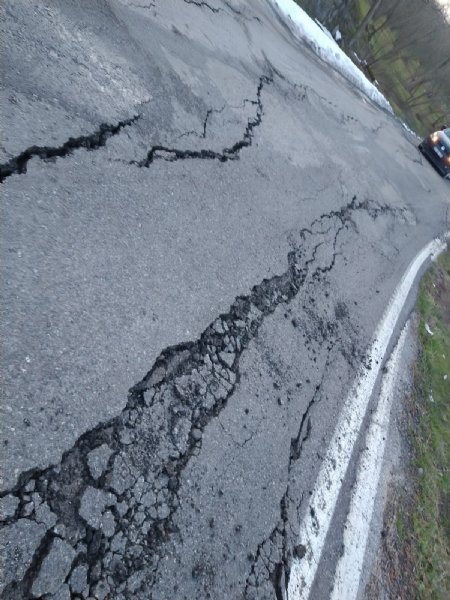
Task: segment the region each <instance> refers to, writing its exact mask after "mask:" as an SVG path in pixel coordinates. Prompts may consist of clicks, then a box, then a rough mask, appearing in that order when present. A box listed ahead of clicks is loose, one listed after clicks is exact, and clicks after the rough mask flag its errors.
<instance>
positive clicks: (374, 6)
mask: <svg viewBox="0 0 450 600" xmlns="http://www.w3.org/2000/svg"><path fill="white" fill-rule="evenodd" d="M380 4H381V0H375V2H374V3H373V4H372V6H371V7H370V8H369V10H368V11H367V13H366V15H365V17H364V18H363V20H362V21H361V23H360V24H359V25H358V27H357V28H356V31H355V33H354V34H353V35H352V38H351V40H350V42H349V44H348V47H349V49H351V48H353V46H354V45H355V43H356V42H357V41H358V39H359V37H360V36H361V34H362V32H363V31H364V30H365V29H366V27H367V25H369V23H370V22H371V21H372V19H373V18H374V16H375V13H376V12H377V10H378V8H379V6H380Z"/></svg>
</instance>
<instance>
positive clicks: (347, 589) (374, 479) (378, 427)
mask: <svg viewBox="0 0 450 600" xmlns="http://www.w3.org/2000/svg"><path fill="white" fill-rule="evenodd" d="M407 331H408V324H407V325H406V326H405V328H404V329H403V331H402V333H401V335H400V339H399V340H398V343H397V346H396V347H395V350H394V352H393V353H392V355H391V358H390V359H389V362H388V364H387V368H388V372H387V374H386V375H385V376H384V377H383V382H382V385H381V392H380V399H379V401H378V406H377V408H376V410H375V411H374V413H373V415H372V417H371V423H370V426H369V430H368V432H367V436H366V444H365V450H364V451H363V452H362V454H361V458H360V460H359V466H358V474H357V476H356V483H355V486H354V488H353V492H352V498H351V501H350V509H349V512H348V515H347V521H346V524H345V529H344V554H343V555H342V556H341V558H340V559H339V562H338V564H337V567H336V573H335V577H334V586H333V592H332V594H331V600H356V598H357V596H358V590H359V584H360V580H361V574H362V569H363V563H364V555H365V552H366V546H367V540H368V538H369V532H370V524H371V521H372V514H373V509H374V506H375V498H376V496H377V491H378V483H379V479H380V473H381V466H382V464H383V457H384V450H385V447H386V439H387V433H388V428H389V419H390V415H391V408H392V399H393V395H394V390H395V383H396V380H397V375H398V370H399V366H400V361H401V356H402V352H403V347H404V344H405V340H406V336H407Z"/></svg>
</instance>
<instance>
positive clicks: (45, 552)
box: [0, 197, 395, 600]
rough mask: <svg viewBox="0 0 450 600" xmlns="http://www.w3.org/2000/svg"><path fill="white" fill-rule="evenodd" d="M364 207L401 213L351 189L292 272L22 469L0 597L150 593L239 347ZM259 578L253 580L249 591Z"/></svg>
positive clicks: (12, 495)
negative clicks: (46, 457)
mask: <svg viewBox="0 0 450 600" xmlns="http://www.w3.org/2000/svg"><path fill="white" fill-rule="evenodd" d="M356 212H365V213H366V214H368V215H370V216H371V217H372V218H373V219H375V218H377V217H379V216H381V215H383V214H386V213H391V214H392V213H393V212H394V213H395V211H393V210H392V209H391V208H389V207H387V206H380V205H378V204H376V203H373V202H369V201H358V200H357V199H356V197H354V198H353V200H352V201H351V202H350V203H348V204H347V205H345V206H343V207H342V208H341V209H339V210H335V211H331V212H329V213H327V214H324V215H321V216H320V217H319V218H317V219H315V221H314V222H313V223H312V224H311V225H310V227H309V228H305V229H303V230H302V231H301V232H300V239H301V240H302V242H301V245H297V246H296V247H295V248H294V249H293V250H292V251H291V252H290V253H289V254H288V256H287V263H288V267H287V269H286V271H285V272H284V273H282V274H281V275H275V276H273V277H271V278H270V279H264V280H263V281H262V282H261V283H259V284H257V285H255V286H254V287H253V288H252V290H251V292H250V293H249V294H248V295H246V296H239V297H237V298H236V299H235V301H234V302H233V304H232V305H231V306H230V309H229V311H228V312H227V313H225V314H222V315H220V316H219V317H218V318H217V319H216V320H215V321H214V322H213V323H212V324H211V325H210V326H208V327H207V329H206V330H205V331H204V332H203V333H202V335H201V336H200V338H199V339H198V340H196V341H191V342H186V343H182V344H179V345H177V346H174V347H169V348H167V349H165V350H163V351H162V352H161V354H160V355H159V357H158V359H157V360H156V362H155V363H154V365H153V367H152V368H151V370H150V371H149V373H148V374H147V375H146V376H145V377H144V378H143V380H142V381H141V382H139V383H138V384H136V385H135V386H134V387H133V388H131V390H130V392H129V397H128V401H127V404H126V407H125V408H124V410H123V411H122V413H121V414H120V415H119V416H117V417H116V418H114V419H112V420H110V421H108V422H106V423H104V424H101V425H99V426H98V427H96V428H95V429H93V430H91V431H89V432H87V433H85V434H84V435H82V436H81V437H80V438H79V439H78V441H77V442H76V444H75V445H74V446H73V448H72V449H70V450H69V451H68V452H66V453H65V454H64V455H63V457H62V460H61V462H60V463H59V464H58V465H56V466H52V467H50V468H47V469H45V470H33V471H30V472H27V473H24V474H22V475H21V476H20V478H19V482H18V484H17V486H15V487H14V489H11V490H10V491H7V492H4V493H3V494H2V495H1V498H0V506H1V512H2V515H3V520H4V523H3V527H2V535H3V536H4V539H6V540H8V543H9V546H8V547H9V554H8V556H7V558H6V564H7V567H8V568H7V570H6V571H5V573H6V575H5V579H4V582H3V586H2V589H1V598H3V599H5V600H6V599H8V600H18V599H19V598H20V599H23V598H38V597H41V596H43V595H45V594H52V593H54V592H55V591H56V590H58V589H60V588H61V586H65V587H66V588H67V589H69V587H70V590H71V593H72V594H75V597H76V595H77V594H78V595H79V596H80V597H82V598H87V597H88V596H95V597H96V598H101V597H106V595H107V594H108V593H109V592H110V590H114V597H115V598H136V597H138V596H137V594H138V592H139V590H143V591H145V593H146V594H147V595H146V596H145V597H147V598H148V597H150V598H151V588H152V585H153V583H154V579H155V576H156V573H157V571H158V566H159V561H160V559H161V553H162V551H163V550H162V547H163V545H164V544H165V543H166V542H167V541H168V540H169V538H170V536H171V535H173V534H174V533H176V527H175V525H174V515H175V513H176V512H177V510H178V508H179V498H178V491H179V489H180V484H181V475H182V473H183V470H184V469H185V467H186V465H187V464H188V462H189V460H190V459H191V457H192V456H194V455H196V454H198V453H199V452H200V449H201V445H202V435H203V431H204V429H205V427H206V426H207V425H208V423H209V422H210V421H211V420H212V419H214V418H215V417H217V416H218V415H219V414H220V413H221V411H222V410H223V409H224V408H225V406H226V405H227V402H228V400H229V398H230V397H231V396H232V394H233V393H234V391H235V389H236V386H237V385H238V384H239V381H240V370H239V364H240V359H241V357H242V355H243V353H244V352H245V350H246V348H247V347H248V346H249V344H250V342H251V341H252V340H253V339H254V338H255V337H256V336H257V335H258V331H259V330H260V328H261V325H262V324H263V322H264V320H265V318H266V317H267V316H269V315H271V314H273V312H274V311H275V309H276V308H277V307H278V306H279V305H281V304H285V305H287V304H289V303H290V302H291V301H292V300H293V299H294V298H295V297H296V296H297V294H298V292H299V290H300V289H301V288H302V286H303V284H304V283H305V281H306V279H307V278H308V279H309V280H311V281H320V279H321V278H322V277H323V276H324V275H325V274H326V273H328V272H330V271H331V270H332V269H333V267H334V265H335V262H336V257H337V256H338V250H337V244H338V239H339V236H340V235H341V233H342V232H343V231H344V230H346V229H348V228H354V227H356V225H355V223H354V220H353V215H354V213H356ZM307 248H310V252H309V254H307V251H306V249H307ZM324 255H325V258H324ZM317 393H319V389H317ZM315 401H316V395H315V396H314V397H313V399H312V401H311V402H309V404H308V407H307V409H306V413H305V415H304V417H303V419H302V420H301V423H300V425H299V431H298V435H297V436H296V437H295V438H294V439H293V440H292V443H291V456H290V458H289V464H292V463H293V462H294V461H296V460H297V459H298V458H299V457H300V455H301V449H302V444H303V443H304V442H305V439H306V438H307V436H308V431H309V429H310V427H311V425H310V420H309V413H310V410H311V408H312V406H313V404H314V402H315ZM288 495H289V486H288V488H287V489H286V492H285V494H284V496H283V499H282V501H281V504H280V513H281V517H280V519H281V520H280V523H281V524H280V525H278V526H277V527H276V529H275V530H274V531H275V533H274V534H273V535H276V536H278V535H280V536H281V540H282V541H281V547H282V548H283V550H282V552H281V559H280V561H278V562H277V564H276V565H275V567H276V568H275V569H274V571H273V575H272V576H273V581H274V586H275V589H276V590H277V594H279V593H280V592H279V590H280V589H281V588H280V586H281V581H282V578H283V577H284V578H286V577H288V572H289V552H290V550H289V549H288V547H287V543H288V542H287V538H286V535H285V527H286V522H287V503H288ZM283 532H284V533H283ZM21 540H27V543H26V545H25V546H24V547H20V546H21V543H22V542H21ZM19 547H20V560H18V559H17V551H18V548H19ZM15 552H16V553H15ZM256 554H257V556H256V558H255V560H257V559H258V556H259V555H258V552H257V553H256ZM251 575H252V574H251ZM251 584H252V581H251V577H250V579H249V580H248V581H247V588H246V590H247V592H248V590H249V589H250V587H251ZM46 597H47V596H46ZM248 597H249V598H250V597H251V596H248Z"/></svg>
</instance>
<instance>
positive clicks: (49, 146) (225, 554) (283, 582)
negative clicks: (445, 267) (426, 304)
mask: <svg viewBox="0 0 450 600" xmlns="http://www.w3.org/2000/svg"><path fill="white" fill-rule="evenodd" d="M0 11H1V17H2V18H1V32H0V37H1V44H2V46H3V48H2V55H3V65H4V68H3V70H2V71H3V73H2V75H3V76H2V85H1V88H0V89H1V96H2V111H1V121H2V122H1V126H2V130H3V136H2V144H1V146H0V154H1V156H0V163H1V168H0V173H1V180H2V189H1V191H2V204H3V208H2V219H1V227H2V231H1V243H2V282H3V285H2V294H3V297H2V331H1V333H2V345H3V351H2V381H3V394H2V405H1V410H2V414H1V434H0V445H1V446H0V447H1V468H2V473H1V487H0V489H1V497H0V513H1V514H0V516H1V519H2V529H1V534H0V535H1V538H0V574H1V576H0V580H1V585H0V597H1V598H2V599H5V600H6V599H8V600H16V599H24V598H43V599H45V600H68V599H69V598H72V599H81V598H82V599H83V600H86V599H87V598H90V599H92V598H96V599H98V600H106V599H108V600H109V599H114V600H123V599H137V600H140V599H142V600H144V599H145V600H148V599H152V600H169V599H179V600H182V599H188V598H189V599H191V598H197V599H199V600H200V599H203V598H213V599H216V600H220V599H227V600H228V599H229V600H238V599H243V600H257V599H258V600H265V599H272V598H275V599H276V600H281V599H282V598H283V597H285V595H286V593H285V590H286V588H287V582H288V580H289V573H290V568H291V564H292V561H293V560H294V559H299V558H301V545H300V546H299V544H298V538H297V535H298V531H299V526H300V523H301V521H302V518H303V516H304V515H305V514H308V511H310V507H309V505H308V498H309V494H310V492H311V490H312V488H313V486H314V482H315V480H316V477H317V474H318V471H319V468H320V465H321V461H322V458H323V455H324V452H325V450H326V448H327V443H328V440H329V439H330V436H331V435H332V433H333V431H334V426H335V424H336V421H337V418H338V415H339V414H340V411H341V407H342V403H343V401H344V399H345V397H346V395H347V393H348V391H349V389H350V386H351V384H352V382H353V380H354V377H355V374H356V372H357V369H358V368H360V367H361V365H363V366H364V368H366V369H371V368H372V365H371V364H370V363H368V362H367V360H366V353H367V348H368V346H369V344H370V342H371V339H372V336H373V333H374V330H375V328H376V326H377V323H378V322H379V321H380V319H381V317H382V314H383V311H384V309H385V307H386V304H387V302H388V300H389V299H390V297H391V295H392V293H393V291H394V290H395V288H396V286H397V284H398V282H399V280H400V278H401V276H402V275H403V273H404V271H405V269H406V268H407V266H408V264H409V263H410V262H411V260H412V259H413V257H414V256H415V255H416V254H417V253H418V252H419V251H420V250H421V249H422V248H423V247H424V246H425V245H426V244H427V243H428V242H429V241H430V240H431V239H433V238H434V237H435V236H438V235H440V234H442V233H443V232H444V231H445V230H446V229H448V222H447V212H448V207H449V196H450V193H449V189H450V188H449V185H448V182H445V181H443V180H441V179H440V178H439V176H438V175H437V174H436V173H435V172H434V171H433V170H432V168H431V167H430V166H429V165H428V164H427V163H425V162H424V161H423V159H422V158H421V156H420V154H419V153H418V151H417V148H416V140H415V139H414V138H413V137H412V136H411V135H410V134H408V133H407V132H406V131H405V130H404V129H403V128H402V126H401V125H400V124H399V122H397V121H396V120H395V119H394V118H393V117H392V116H391V115H389V114H387V113H385V112H383V111H382V110H381V109H380V108H378V107H377V106H375V105H373V104H372V103H371V102H370V101H369V100H368V99H367V98H365V97H363V96H362V95H361V94H360V93H359V92H358V91H357V90H355V89H354V88H352V86H351V85H350V84H349V83H348V82H347V81H346V80H345V79H344V78H342V77H341V76H339V75H337V74H336V73H335V72H334V71H333V70H332V69H331V68H330V67H329V66H328V65H326V64H324V63H322V62H321V61H320V60H319V59H318V58H317V57H316V56H315V54H314V53H313V52H312V50H311V49H310V48H309V47H308V46H307V45H305V44H303V43H301V42H299V41H298V40H296V39H295V38H294V37H293V36H292V35H291V33H290V31H289V29H288V28H287V27H286V26H285V25H284V24H283V23H282V22H281V21H280V20H279V19H278V17H277V15H276V14H275V12H274V11H273V9H272V8H271V5H270V4H269V3H266V2H265V1H263V0H260V1H258V2H256V1H255V2H251V3H247V2H239V1H235V0H229V1H225V0H224V1H219V0H208V1H207V2H194V1H193V0H191V1H188V0H184V1H183V0H154V1H150V0H136V2H130V1H128V0H89V1H88V0H77V1H73V2H67V1H66V0H47V1H46V0H42V1H28V0H27V1H25V0H19V1H17V0H4V1H3V2H2V4H1V8H0ZM409 303H411V300H410V301H409ZM407 309H408V307H406V308H405V311H404V312H405V315H404V316H403V317H402V323H403V322H404V320H405V318H406V313H407ZM402 323H401V324H402ZM399 327H400V324H399ZM397 333H398V332H397ZM395 336H396V332H394V338H395ZM394 338H393V339H394ZM391 346H392V344H391ZM386 358H387V357H386ZM355 452H357V450H355ZM347 477H348V479H349V481H351V479H352V470H351V469H350V470H349V473H348V475H347ZM344 496H345V493H344ZM342 503H343V504H345V503H344V500H342ZM342 513H343V515H344V516H345V508H343V509H342ZM341 522H342V523H343V522H344V521H343V520H341V521H339V520H336V523H335V524H334V525H333V527H332V528H331V529H330V534H329V535H328V537H327V543H326V549H325V552H324V555H323V558H322V563H321V565H320V568H319V569H318V576H317V577H316V580H315V583H314V587H313V591H312V596H311V597H312V598H317V599H319V600H320V599H321V598H326V597H327V595H328V593H329V590H330V586H331V581H332V575H333V572H334V565H335V564H336V560H337V557H338V556H339V552H340V544H341V542H340V540H341V537H340V536H341V534H342V531H341V530H342V527H341V526H340V525H339V523H341Z"/></svg>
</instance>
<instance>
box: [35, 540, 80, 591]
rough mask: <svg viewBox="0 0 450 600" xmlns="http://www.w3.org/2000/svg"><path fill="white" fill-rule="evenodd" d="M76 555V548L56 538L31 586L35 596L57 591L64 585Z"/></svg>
mask: <svg viewBox="0 0 450 600" xmlns="http://www.w3.org/2000/svg"><path fill="white" fill-rule="evenodd" d="M75 556H76V552H75V550H74V549H73V548H72V547H71V546H70V545H69V544H68V543H67V542H65V541H64V540H61V539H60V538H55V539H54V540H53V541H52V545H51V548H50V551H49V553H48V554H47V556H46V557H45V558H44V561H43V563H42V565H41V568H40V570H39V573H38V575H37V577H36V579H35V581H34V583H33V586H32V588H31V593H32V595H33V597H35V598H36V597H39V596H43V595H44V594H54V593H55V592H57V591H58V589H59V588H60V587H61V586H62V585H63V583H64V580H65V578H66V576H67V574H68V572H69V571H70V567H71V565H72V562H73V559H74V558H75Z"/></svg>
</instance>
